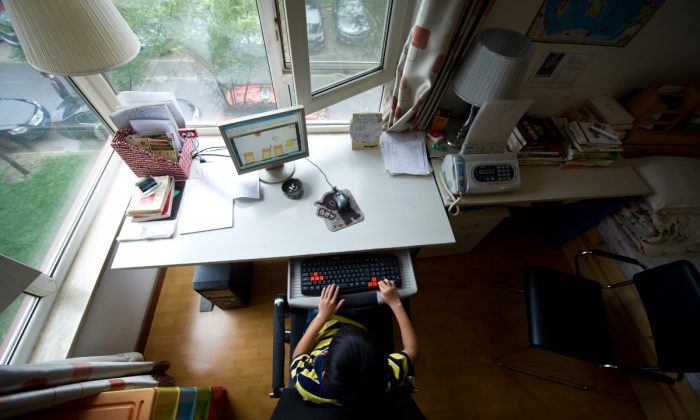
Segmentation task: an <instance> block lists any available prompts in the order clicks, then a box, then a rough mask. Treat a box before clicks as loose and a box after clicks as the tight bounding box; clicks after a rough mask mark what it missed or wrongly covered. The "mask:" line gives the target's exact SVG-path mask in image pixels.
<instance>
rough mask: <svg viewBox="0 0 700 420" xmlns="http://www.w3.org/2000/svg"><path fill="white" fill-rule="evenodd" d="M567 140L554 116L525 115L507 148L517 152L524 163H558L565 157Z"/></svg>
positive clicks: (519, 159)
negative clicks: (537, 116)
mask: <svg viewBox="0 0 700 420" xmlns="http://www.w3.org/2000/svg"><path fill="white" fill-rule="evenodd" d="M565 142H566V138H565V137H564V136H563V135H562V133H561V132H560V131H559V128H558V127H557V124H556V121H555V120H554V119H553V118H551V117H547V118H536V117H530V116H524V117H523V118H522V119H521V120H520V121H519V122H518V124H517V125H516V127H515V128H514V129H513V132H512V133H511V135H510V137H509V139H508V143H507V145H506V150H507V151H509V152H513V153H517V154H518V162H519V163H520V164H522V165H557V164H559V163H561V161H562V159H563V156H564V143H565Z"/></svg>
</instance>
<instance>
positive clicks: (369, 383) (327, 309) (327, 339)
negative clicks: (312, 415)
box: [290, 279, 418, 405]
mask: <svg viewBox="0 0 700 420" xmlns="http://www.w3.org/2000/svg"><path fill="white" fill-rule="evenodd" d="M379 290H380V291H381V296H382V300H383V301H384V302H385V303H386V304H387V305H389V307H390V308H391V310H392V312H393V313H394V316H395V317H396V320H397V322H398V324H399V329H400V330H401V340H402V342H403V346H404V349H403V350H402V351H401V352H399V353H393V354H390V355H388V356H387V355H386V354H385V353H383V352H382V351H381V348H380V347H379V344H378V342H377V340H376V339H375V338H374V337H373V336H372V335H371V334H370V333H369V332H368V331H367V329H366V328H365V327H364V326H363V325H361V324H360V323H358V322H356V321H353V320H351V319H349V318H346V317H343V316H339V315H336V312H338V310H339V309H340V308H341V307H342V306H343V303H344V302H345V300H340V301H339V302H338V301H337V300H338V292H339V289H338V286H336V285H331V286H328V287H324V288H323V290H322V292H321V298H320V301H319V304H318V314H317V315H316V317H315V318H314V319H313V320H312V321H311V324H309V326H308V327H307V328H306V332H304V335H303V337H302V338H301V340H299V343H298V344H297V346H296V349H295V350H294V354H293V355H292V363H291V373H290V378H292V379H291V381H292V383H294V385H295V387H296V389H297V391H299V393H300V394H301V396H302V397H303V398H304V400H306V401H311V402H314V403H319V404H322V403H330V404H341V405H356V404H360V403H368V402H371V401H372V400H376V399H378V398H380V397H381V396H382V395H383V394H384V393H385V392H387V391H389V390H390V389H392V388H394V387H395V386H397V385H400V384H402V383H403V382H404V381H405V379H406V376H407V374H408V371H409V367H410V365H411V363H413V362H414V361H415V359H416V356H417V355H418V340H417V338H416V334H415V331H414V330H413V325H411V321H410V320H409V319H408V315H407V314H406V311H405V309H404V308H403V305H402V304H401V300H400V299H399V294H398V292H397V290H396V285H395V284H394V282H393V281H391V280H386V279H385V280H382V281H381V282H379Z"/></svg>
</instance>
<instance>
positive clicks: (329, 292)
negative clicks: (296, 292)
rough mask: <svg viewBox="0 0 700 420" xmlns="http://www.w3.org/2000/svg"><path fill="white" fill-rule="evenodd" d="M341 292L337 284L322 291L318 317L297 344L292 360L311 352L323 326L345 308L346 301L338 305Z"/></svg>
mask: <svg viewBox="0 0 700 420" xmlns="http://www.w3.org/2000/svg"><path fill="white" fill-rule="evenodd" d="M339 290H340V289H339V288H338V286H336V285H335V284H332V285H330V286H328V287H324V288H323V290H321V298H320V299H319V301H318V315H316V318H314V319H313V321H311V325H309V326H308V327H307V328H306V331H305V332H304V335H303V336H302V337H301V340H299V342H298V343H297V346H296V348H295V349H294V354H293V355H292V360H294V359H295V358H296V357H297V356H299V355H301V354H305V353H310V352H311V350H312V346H313V344H314V338H316V336H317V335H318V332H319V331H321V328H322V327H323V325H324V324H325V323H326V322H327V321H328V320H329V319H331V316H332V315H333V314H334V313H336V312H338V310H340V308H341V307H342V306H343V304H344V303H345V299H341V300H340V302H337V303H336V300H338V292H339Z"/></svg>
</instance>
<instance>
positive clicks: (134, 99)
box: [117, 90, 185, 128]
mask: <svg viewBox="0 0 700 420" xmlns="http://www.w3.org/2000/svg"><path fill="white" fill-rule="evenodd" d="M117 99H118V100H119V103H120V104H121V105H122V106H123V107H132V106H135V105H148V104H158V103H165V104H168V108H169V109H170V113H171V114H172V115H173V118H174V119H175V122H176V123H177V124H178V127H179V128H184V127H185V117H184V116H183V115H182V109H180V104H178V102H177V98H176V97H175V92H140V91H131V90H129V91H124V92H119V94H118V95H117Z"/></svg>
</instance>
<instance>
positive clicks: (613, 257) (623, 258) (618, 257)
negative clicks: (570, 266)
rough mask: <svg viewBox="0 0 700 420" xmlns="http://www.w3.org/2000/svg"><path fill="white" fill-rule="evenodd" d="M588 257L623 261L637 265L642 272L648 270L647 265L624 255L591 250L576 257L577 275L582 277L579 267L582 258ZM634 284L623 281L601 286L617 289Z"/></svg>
mask: <svg viewBox="0 0 700 420" xmlns="http://www.w3.org/2000/svg"><path fill="white" fill-rule="evenodd" d="M587 255H595V256H597V257H604V258H609V259H611V260H617V261H622V262H624V263H627V264H633V265H636V266H638V267H641V268H642V270H646V269H647V266H646V265H644V264H642V263H641V262H639V261H637V260H636V259H634V258H630V257H626V256H624V255H619V254H615V253H612V252H608V251H603V250H602V249H591V250H585V251H579V252H578V253H577V254H576V257H575V259H574V264H575V266H576V275H577V276H581V266H580V265H579V259H580V258H581V257H585V256H587ZM632 283H633V282H632V280H625V281H621V282H618V283H613V284H601V287H603V288H605V289H614V288H616V287H622V286H629V285H631V284H632Z"/></svg>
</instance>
